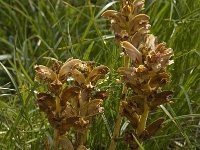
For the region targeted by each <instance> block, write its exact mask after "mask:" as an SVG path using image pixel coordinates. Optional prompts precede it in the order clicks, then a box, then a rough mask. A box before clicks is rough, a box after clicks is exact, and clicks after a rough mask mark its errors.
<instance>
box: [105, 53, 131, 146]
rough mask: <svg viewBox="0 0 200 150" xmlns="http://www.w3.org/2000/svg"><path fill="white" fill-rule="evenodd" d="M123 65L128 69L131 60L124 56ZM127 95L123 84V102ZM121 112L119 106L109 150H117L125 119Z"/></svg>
mask: <svg viewBox="0 0 200 150" xmlns="http://www.w3.org/2000/svg"><path fill="white" fill-rule="evenodd" d="M123 63H124V66H125V67H128V65H129V58H128V57H126V56H123ZM126 93H127V87H126V85H125V84H123V89H122V98H121V101H124V100H126ZM121 101H120V102H121ZM121 112H122V106H121V105H119V111H118V114H117V117H116V119H117V120H116V123H115V128H114V132H113V137H112V139H111V143H110V146H109V148H108V150H115V148H116V145H117V139H118V137H119V130H120V125H121V122H122V119H123V117H122V116H121Z"/></svg>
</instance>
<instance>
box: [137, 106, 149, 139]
mask: <svg viewBox="0 0 200 150" xmlns="http://www.w3.org/2000/svg"><path fill="white" fill-rule="evenodd" d="M148 114H149V106H148V104H147V103H146V102H145V103H144V113H143V114H142V116H141V118H140V122H139V125H138V127H137V129H136V132H137V135H138V136H140V134H141V133H142V132H143V131H144V129H145V127H146V122H147V117H148Z"/></svg>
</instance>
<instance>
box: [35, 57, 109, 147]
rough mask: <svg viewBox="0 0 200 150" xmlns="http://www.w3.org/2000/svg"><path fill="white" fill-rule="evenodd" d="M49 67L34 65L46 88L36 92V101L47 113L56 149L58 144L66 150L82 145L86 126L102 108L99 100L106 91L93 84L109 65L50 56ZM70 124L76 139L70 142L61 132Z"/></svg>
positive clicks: (100, 77)
mask: <svg viewBox="0 0 200 150" xmlns="http://www.w3.org/2000/svg"><path fill="white" fill-rule="evenodd" d="M52 62H53V63H52V66H51V68H49V67H46V66H43V65H38V66H35V70H36V80H37V81H38V82H40V83H46V84H47V88H48V90H47V92H41V93H39V94H38V100H37V105H38V107H39V108H40V111H42V112H44V113H46V116H47V118H48V121H49V123H50V124H51V126H52V127H53V128H54V144H55V149H58V148H59V145H60V146H62V147H63V148H66V149H68V150H72V149H74V148H77V149H79V150H83V149H86V147H85V146H84V144H85V142H86V141H85V140H86V135H87V130H88V129H89V127H90V125H91V122H92V120H93V119H94V118H95V116H96V115H97V114H98V113H100V112H102V108H101V107H100V104H102V102H103V99H104V98H106V96H105V95H106V94H105V93H106V92H105V91H97V90H96V89H95V85H96V83H97V81H98V80H99V79H103V78H104V77H105V74H106V73H107V72H108V70H109V69H108V67H106V66H98V67H94V63H93V62H83V61H81V60H79V59H68V60H67V61H66V62H65V63H62V62H60V61H58V60H55V59H53V60H52ZM71 128H73V129H74V131H75V133H76V142H75V143H73V144H72V143H71V142H70V141H69V139H68V138H67V137H66V136H64V135H65V134H66V133H67V132H69V130H70V129H71Z"/></svg>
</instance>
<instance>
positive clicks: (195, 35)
mask: <svg viewBox="0 0 200 150" xmlns="http://www.w3.org/2000/svg"><path fill="white" fill-rule="evenodd" d="M107 9H114V10H119V2H118V1H114V0H85V1H84V0H82V1H80V0H40V1H33V0H26V1H20V0H0V149H5V150H7V149H11V150H12V149H13V150H14V149H22V150H25V149H33V150H38V149H45V148H46V149H48V148H49V149H50V148H51V147H53V145H54V139H53V138H54V136H53V135H54V129H53V128H52V126H51V125H50V124H49V122H48V120H47V118H46V115H45V114H44V113H43V112H41V111H40V110H39V108H38V106H37V105H36V101H37V99H38V98H37V93H38V92H40V91H41V90H43V91H44V89H45V88H47V87H41V86H40V85H39V84H38V83H37V82H35V74H36V71H35V70H34V66H35V65H45V66H46V65H49V63H50V60H51V58H55V59H58V60H60V61H62V62H65V61H66V60H67V59H69V58H71V57H73V58H76V59H80V60H83V61H86V62H87V61H95V62H96V66H99V65H105V66H108V68H109V73H108V74H107V75H106V80H103V82H100V84H98V85H97V88H98V89H101V90H102V91H107V92H108V97H107V99H106V100H104V101H103V103H102V106H103V107H104V112H103V113H100V114H98V115H96V119H95V120H93V121H92V124H91V128H90V132H88V135H87V142H86V145H87V146H86V147H88V148H90V149H91V150H107V149H108V147H109V145H110V143H111V138H112V134H113V130H114V127H115V122H116V116H117V114H118V110H119V108H118V107H119V101H120V99H121V97H120V96H121V92H122V88H123V86H122V84H121V83H119V82H116V79H119V78H120V74H119V73H118V72H116V71H115V70H117V69H118V68H119V67H120V66H122V65H123V62H122V60H121V56H120V53H121V51H122V49H121V47H120V44H119V43H117V42H116V40H115V35H114V33H113V32H112V31H111V30H110V27H111V25H110V21H109V20H107V19H105V18H104V17H102V16H101V15H102V13H103V12H104V11H105V10H107ZM144 12H145V13H146V14H148V15H149V16H150V20H149V21H150V24H151V28H150V32H151V33H153V34H154V35H155V36H156V37H157V40H158V41H159V42H163V41H165V42H166V46H167V47H171V48H172V49H173V52H174V56H173V60H174V63H173V64H172V65H170V66H169V67H168V68H167V70H168V71H169V72H170V73H171V79H170V80H171V82H170V83H169V84H167V85H165V86H164V87H163V89H164V90H170V91H173V92H174V93H173V97H172V98H171V103H168V104H165V105H161V106H160V108H159V109H156V110H154V111H151V112H150V114H149V117H148V120H147V124H150V123H152V122H153V121H155V120H156V119H157V118H159V117H162V118H164V119H165V120H164V122H163V123H162V128H161V129H159V131H158V132H156V134H155V135H153V136H152V137H151V138H149V139H148V140H146V141H145V142H144V143H143V144H142V145H140V148H141V149H147V150H148V149H152V150H165V149H169V150H170V149H177V150H178V149H191V150H193V149H195V150H199V149H200V96H199V95H200V94H199V93H200V36H199V35H200V29H199V26H200V21H199V20H200V1H199V0H146V1H145V10H144ZM129 124H130V122H129V120H128V119H125V118H124V119H122V123H121V128H120V131H119V137H118V139H117V140H118V143H117V145H116V149H117V150H121V149H124V150H125V149H128V147H127V146H126V145H124V144H123V140H122V133H123V132H124V131H126V130H127V129H128V128H130V126H129ZM70 132H72V131H70ZM69 135H70V134H69ZM69 138H70V139H73V138H74V137H73V134H71V136H70V137H69Z"/></svg>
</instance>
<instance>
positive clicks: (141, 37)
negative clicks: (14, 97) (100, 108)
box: [102, 0, 173, 150]
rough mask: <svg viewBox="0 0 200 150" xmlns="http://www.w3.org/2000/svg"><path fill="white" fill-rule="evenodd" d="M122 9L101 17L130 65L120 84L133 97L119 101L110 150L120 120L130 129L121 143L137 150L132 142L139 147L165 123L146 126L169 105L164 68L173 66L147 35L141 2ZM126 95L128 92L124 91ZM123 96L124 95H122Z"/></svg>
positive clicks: (125, 0)
mask: <svg viewBox="0 0 200 150" xmlns="http://www.w3.org/2000/svg"><path fill="white" fill-rule="evenodd" d="M120 4H121V5H120V6H121V9H120V11H119V12H117V11H115V10H107V11H105V12H104V13H103V14H102V16H104V17H107V18H109V19H110V20H111V28H112V30H113V32H114V34H115V39H116V41H118V42H119V43H120V45H121V47H122V48H123V53H124V57H128V58H129V59H130V63H129V64H128V65H129V66H128V65H125V66H124V67H120V68H119V69H118V72H119V73H120V74H122V78H121V81H122V82H123V84H124V87H126V89H127V88H128V89H129V90H130V91H131V92H130V93H132V94H129V95H126V96H125V97H124V98H123V99H121V103H120V106H119V109H120V110H119V113H118V115H117V121H116V124H115V129H114V132H113V138H112V140H111V144H110V147H109V150H114V149H115V148H116V144H117V141H116V139H118V136H119V130H120V124H121V120H122V118H123V117H126V118H127V119H128V120H129V121H130V125H131V126H132V127H131V128H132V129H131V130H128V129H127V131H126V132H125V133H124V135H123V142H124V143H125V144H128V145H129V147H130V148H131V149H134V150H136V149H139V146H138V144H137V142H136V141H135V138H136V139H137V140H138V141H139V142H140V143H142V142H143V141H145V140H146V139H148V138H150V137H151V136H152V135H153V134H154V133H155V132H156V131H157V130H158V129H159V128H160V126H161V124H162V123H163V121H164V119H163V118H159V119H158V120H156V121H154V122H153V123H151V124H150V125H149V126H147V119H148V115H149V112H150V111H152V110H154V109H155V108H157V107H158V106H159V105H161V104H164V103H167V102H169V96H171V95H172V93H173V92H172V91H162V87H163V86H164V85H165V84H166V83H167V82H168V81H169V78H170V74H169V73H168V72H167V71H166V67H167V66H168V65H170V64H171V63H172V61H171V60H170V58H171V57H172V56H173V51H172V49H170V48H166V45H165V43H157V42H156V38H155V36H153V35H152V34H149V28H150V25H149V19H150V18H149V16H147V15H145V14H143V13H142V10H143V7H144V0H121V3H120ZM126 92H127V90H126ZM122 94H124V92H122Z"/></svg>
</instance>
